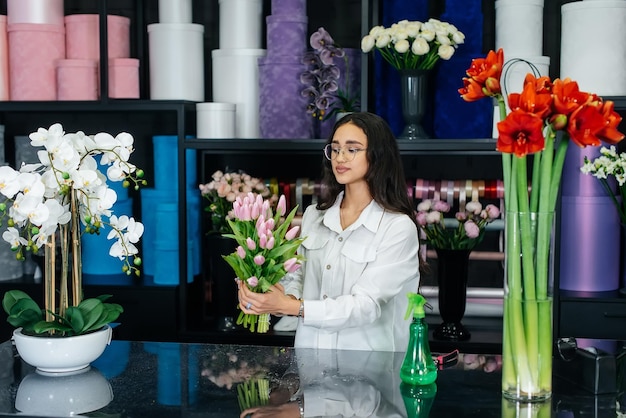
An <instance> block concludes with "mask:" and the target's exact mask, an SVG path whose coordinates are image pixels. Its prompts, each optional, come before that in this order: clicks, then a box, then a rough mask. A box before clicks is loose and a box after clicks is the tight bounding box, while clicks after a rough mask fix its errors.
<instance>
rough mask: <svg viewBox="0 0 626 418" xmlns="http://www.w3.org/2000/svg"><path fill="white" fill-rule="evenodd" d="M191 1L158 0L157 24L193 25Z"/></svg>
mask: <svg viewBox="0 0 626 418" xmlns="http://www.w3.org/2000/svg"><path fill="white" fill-rule="evenodd" d="M191 10H192V8H191V0H159V23H193V22H192V17H193V16H192V11H191Z"/></svg>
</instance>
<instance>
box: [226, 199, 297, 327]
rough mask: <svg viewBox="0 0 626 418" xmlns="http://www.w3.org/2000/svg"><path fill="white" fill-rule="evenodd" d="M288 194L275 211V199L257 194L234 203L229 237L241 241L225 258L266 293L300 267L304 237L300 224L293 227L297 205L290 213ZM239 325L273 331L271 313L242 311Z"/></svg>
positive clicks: (254, 287)
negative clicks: (272, 201)
mask: <svg viewBox="0 0 626 418" xmlns="http://www.w3.org/2000/svg"><path fill="white" fill-rule="evenodd" d="M286 207H287V205H286V200H285V196H284V195H281V196H280V199H278V204H277V206H276V213H275V214H274V213H273V211H272V206H271V202H270V201H269V200H267V199H263V197H262V196H261V195H259V194H256V193H252V192H250V193H248V194H247V195H245V196H244V197H242V196H238V197H237V198H236V199H235V201H234V202H233V210H232V211H233V219H228V220H227V221H228V225H229V226H230V228H231V230H232V234H225V235H224V236H225V237H229V238H233V239H235V240H236V241H237V244H238V246H237V248H236V249H235V251H234V252H232V253H231V254H229V255H225V256H224V260H226V262H227V263H228V265H229V266H230V267H231V268H232V269H233V270H234V272H235V274H236V276H237V280H241V281H242V282H243V283H244V284H245V285H246V286H248V288H249V289H250V290H252V291H253V292H257V293H265V292H267V291H268V289H269V288H270V287H271V286H272V285H274V284H276V283H278V281H279V280H280V279H282V278H283V277H284V276H285V274H287V273H293V272H295V271H296V270H298V269H299V268H300V266H301V263H302V256H300V255H298V254H296V251H297V250H298V247H299V246H300V244H301V243H302V241H303V240H304V238H302V237H299V236H298V232H299V230H300V227H299V226H293V227H292V226H291V222H292V221H293V218H294V216H295V214H296V210H297V207H295V208H293V210H292V211H291V212H290V213H289V214H288V215H287V217H286V218H285V214H286V211H287V210H286ZM237 324H238V325H243V326H244V328H249V329H250V331H251V332H254V331H255V329H256V331H257V332H260V333H265V332H267V331H268V330H269V314H262V315H254V314H245V313H243V311H242V312H240V313H239V317H238V318H237Z"/></svg>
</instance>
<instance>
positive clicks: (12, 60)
mask: <svg viewBox="0 0 626 418" xmlns="http://www.w3.org/2000/svg"><path fill="white" fill-rule="evenodd" d="M7 31H8V39H9V90H10V92H9V96H10V98H11V100H56V98H57V88H56V66H55V62H56V61H57V60H59V59H64V58H65V28H64V26H63V25H62V24H61V25H48V24H36V23H14V24H9V25H8V26H7Z"/></svg>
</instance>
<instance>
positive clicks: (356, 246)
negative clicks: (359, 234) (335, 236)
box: [341, 239, 376, 263]
mask: <svg viewBox="0 0 626 418" xmlns="http://www.w3.org/2000/svg"><path fill="white" fill-rule="evenodd" d="M341 254H342V255H344V256H346V257H347V258H348V259H350V260H352V261H354V262H355V263H369V262H372V261H374V260H375V259H376V249H375V248H374V246H373V245H367V243H364V242H362V241H357V240H353V239H352V240H349V241H348V242H346V244H345V245H344V246H343V248H342V250H341Z"/></svg>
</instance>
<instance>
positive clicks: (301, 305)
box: [298, 299, 304, 318]
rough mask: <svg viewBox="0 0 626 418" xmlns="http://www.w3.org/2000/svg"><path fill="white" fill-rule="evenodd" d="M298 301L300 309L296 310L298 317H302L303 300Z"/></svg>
mask: <svg viewBox="0 0 626 418" xmlns="http://www.w3.org/2000/svg"><path fill="white" fill-rule="evenodd" d="M298 300H299V301H300V310H298V317H300V318H302V317H304V301H303V300H302V299H298Z"/></svg>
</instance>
